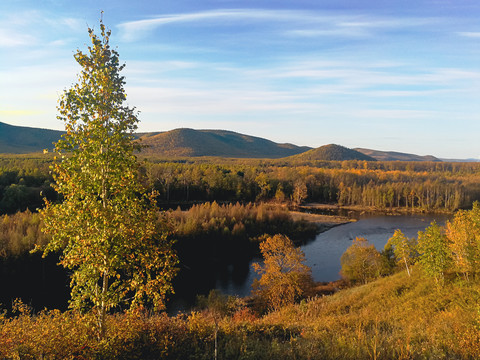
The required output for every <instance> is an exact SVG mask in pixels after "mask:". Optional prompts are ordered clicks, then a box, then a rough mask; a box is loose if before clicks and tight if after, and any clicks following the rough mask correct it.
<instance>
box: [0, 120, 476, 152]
mask: <svg viewBox="0 0 480 360" xmlns="http://www.w3.org/2000/svg"><path fill="white" fill-rule="evenodd" d="M62 134H64V132H63V131H58V130H48V129H39V128H32V127H25V126H14V125H9V124H5V123H2V122H0V153H10V154H28V153H34V152H41V151H42V150H43V149H49V150H51V149H53V148H54V145H53V144H54V143H55V142H57V141H58V140H59V139H60V137H61V136H62ZM136 137H137V138H141V143H142V144H143V145H145V146H146V147H145V149H144V150H143V151H142V153H144V154H151V155H156V156H162V157H165V158H169V157H200V156H216V157H232V158H234V157H237V158H265V159H276V158H291V159H296V160H325V161H328V160H340V161H341V160H367V161H373V160H379V161H442V160H443V161H479V160H478V159H465V160H462V159H458V160H457V159H438V158H436V157H434V156H431V155H427V156H419V155H414V154H405V153H401V152H394V151H379V150H371V149H364V148H355V149H348V148H346V147H344V146H341V145H334V144H330V145H325V146H321V147H319V148H317V149H312V148H311V147H308V146H296V145H292V144H278V143H275V142H273V141H270V140H267V139H263V138H259V137H255V136H249V135H244V134H240V133H236V132H233V131H227V130H194V129H175V130H171V131H164V132H149V133H137V134H136Z"/></svg>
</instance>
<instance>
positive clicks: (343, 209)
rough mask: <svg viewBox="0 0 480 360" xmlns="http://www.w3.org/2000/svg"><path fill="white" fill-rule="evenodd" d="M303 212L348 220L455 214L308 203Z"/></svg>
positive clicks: (447, 211) (409, 209) (303, 207)
mask: <svg viewBox="0 0 480 360" xmlns="http://www.w3.org/2000/svg"><path fill="white" fill-rule="evenodd" d="M299 208H300V209H302V210H303V211H318V212H326V213H332V214H337V213H338V214H342V216H345V217H347V218H348V214H355V213H356V214H360V215H363V214H384V215H404V214H453V213H454V211H453V212H452V211H450V210H444V211H440V210H438V209H437V210H435V211H434V210H425V209H420V208H405V207H391V208H379V207H375V206H361V205H351V206H342V205H337V204H321V203H308V204H303V205H302V206H300V207H299Z"/></svg>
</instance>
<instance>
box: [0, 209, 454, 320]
mask: <svg viewBox="0 0 480 360" xmlns="http://www.w3.org/2000/svg"><path fill="white" fill-rule="evenodd" d="M447 218H448V216H446V215H399V216H386V215H376V216H375V215H364V216H361V217H359V220H358V221H356V222H353V223H349V224H345V225H340V226H337V227H335V228H333V229H330V230H329V231H326V232H324V233H321V234H319V235H318V236H317V237H316V238H315V239H313V240H311V241H310V242H308V243H307V244H306V245H303V246H302V247H301V249H302V250H303V252H304V253H305V255H306V260H307V265H308V266H310V267H311V269H312V274H313V278H314V280H316V281H333V280H337V279H339V277H340V276H339V271H340V257H341V256H342V254H343V253H344V252H345V250H346V249H347V248H348V247H349V246H350V245H351V243H352V240H353V239H355V237H357V236H359V237H364V238H366V239H367V240H368V241H369V242H370V243H372V244H374V245H375V247H376V248H377V249H378V250H382V249H383V247H384V245H385V243H386V242H387V241H388V239H389V238H390V237H391V236H392V235H393V233H394V231H395V230H396V229H401V230H402V232H403V233H404V234H405V235H406V236H408V237H416V236H417V233H418V231H423V230H424V229H425V228H426V227H428V226H429V225H430V223H431V222H432V221H434V220H436V221H437V223H438V224H440V225H444V223H445V221H446V220H447ZM218 260H219V259H215V258H211V259H209V260H206V261H205V262H199V264H200V265H199V266H197V267H195V268H194V267H192V268H189V267H188V266H184V267H183V269H182V274H179V276H177V278H176V279H175V281H174V288H175V292H176V295H175V296H174V297H173V298H171V301H170V302H169V305H168V308H169V312H170V313H176V312H177V311H181V310H188V309H190V308H191V307H192V306H193V305H194V304H195V300H196V295H197V294H204V295H206V294H208V293H209V291H210V290H211V289H218V290H220V291H221V292H222V293H224V294H229V295H238V296H247V295H249V294H250V291H251V285H252V282H253V280H254V278H255V277H256V273H255V272H254V271H253V269H252V263H253V262H255V261H256V262H259V261H260V259H253V260H250V258H249V257H247V258H246V257H241V256H240V255H239V254H232V257H231V258H230V259H228V261H218ZM224 260H225V259H224ZM57 261H58V260H57V259H55V258H50V259H47V260H46V261H43V260H41V258H40V256H32V255H26V256H25V257H23V258H19V259H15V258H12V259H10V260H8V261H3V262H0V288H1V289H2V291H1V292H0V304H3V305H4V306H5V305H6V306H8V304H10V303H11V299H12V298H17V297H19V298H22V300H23V301H24V302H26V303H27V304H31V305H32V306H33V307H34V308H35V309H37V310H41V309H43V308H44V307H47V308H50V309H51V308H60V309H65V308H66V307H67V301H68V299H69V292H70V290H69V286H68V283H69V279H68V276H67V272H66V271H65V270H64V269H62V268H61V267H59V266H57V265H56V263H57ZM0 306H1V305H0Z"/></svg>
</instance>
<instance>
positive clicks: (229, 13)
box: [118, 9, 438, 41]
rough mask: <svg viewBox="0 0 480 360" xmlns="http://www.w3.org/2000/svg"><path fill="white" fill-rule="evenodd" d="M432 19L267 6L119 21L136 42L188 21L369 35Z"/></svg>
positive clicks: (318, 33) (127, 37)
mask: <svg viewBox="0 0 480 360" xmlns="http://www.w3.org/2000/svg"><path fill="white" fill-rule="evenodd" d="M434 21H438V19H432V18H388V17H385V18H375V17H371V16H353V15H343V14H341V13H336V14H334V13H330V12H323V13H320V12H313V11H298V10H297V11H294V10H265V9H224V10H211V11H202V12H196V13H184V14H170V15H161V16H157V17H153V18H150V19H143V20H137V21H129V22H124V23H122V24H119V25H118V27H119V28H120V29H121V31H122V38H123V40H124V41H134V40H137V39H139V38H141V37H142V36H144V35H145V34H148V33H149V32H151V31H153V30H155V29H156V28H158V27H161V26H165V25H169V24H174V23H186V22H201V23H203V24H219V25H225V24H228V25H232V24H234V23H235V22H241V23H242V24H245V23H258V22H260V23H263V24H264V25H267V24H269V23H279V22H281V23H283V24H285V23H289V24H290V27H291V28H290V29H286V30H283V33H284V34H286V35H288V36H301V37H313V36H338V35H340V36H355V37H358V36H362V35H363V36H366V35H369V34H370V32H371V31H372V30H373V29H379V28H411V27H416V26H424V25H427V24H432V23H433V22H434Z"/></svg>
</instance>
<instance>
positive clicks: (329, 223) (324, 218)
mask: <svg viewBox="0 0 480 360" xmlns="http://www.w3.org/2000/svg"><path fill="white" fill-rule="evenodd" d="M289 214H290V216H291V217H292V219H293V220H295V221H302V220H303V221H307V222H310V223H314V224H316V225H317V227H318V231H319V233H322V232H325V231H327V230H330V229H331V228H334V227H335V226H339V225H344V224H348V223H351V222H355V221H357V220H356V219H350V218H348V217H346V216H339V215H322V214H311V213H305V212H301V211H292V210H290V211H289Z"/></svg>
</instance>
